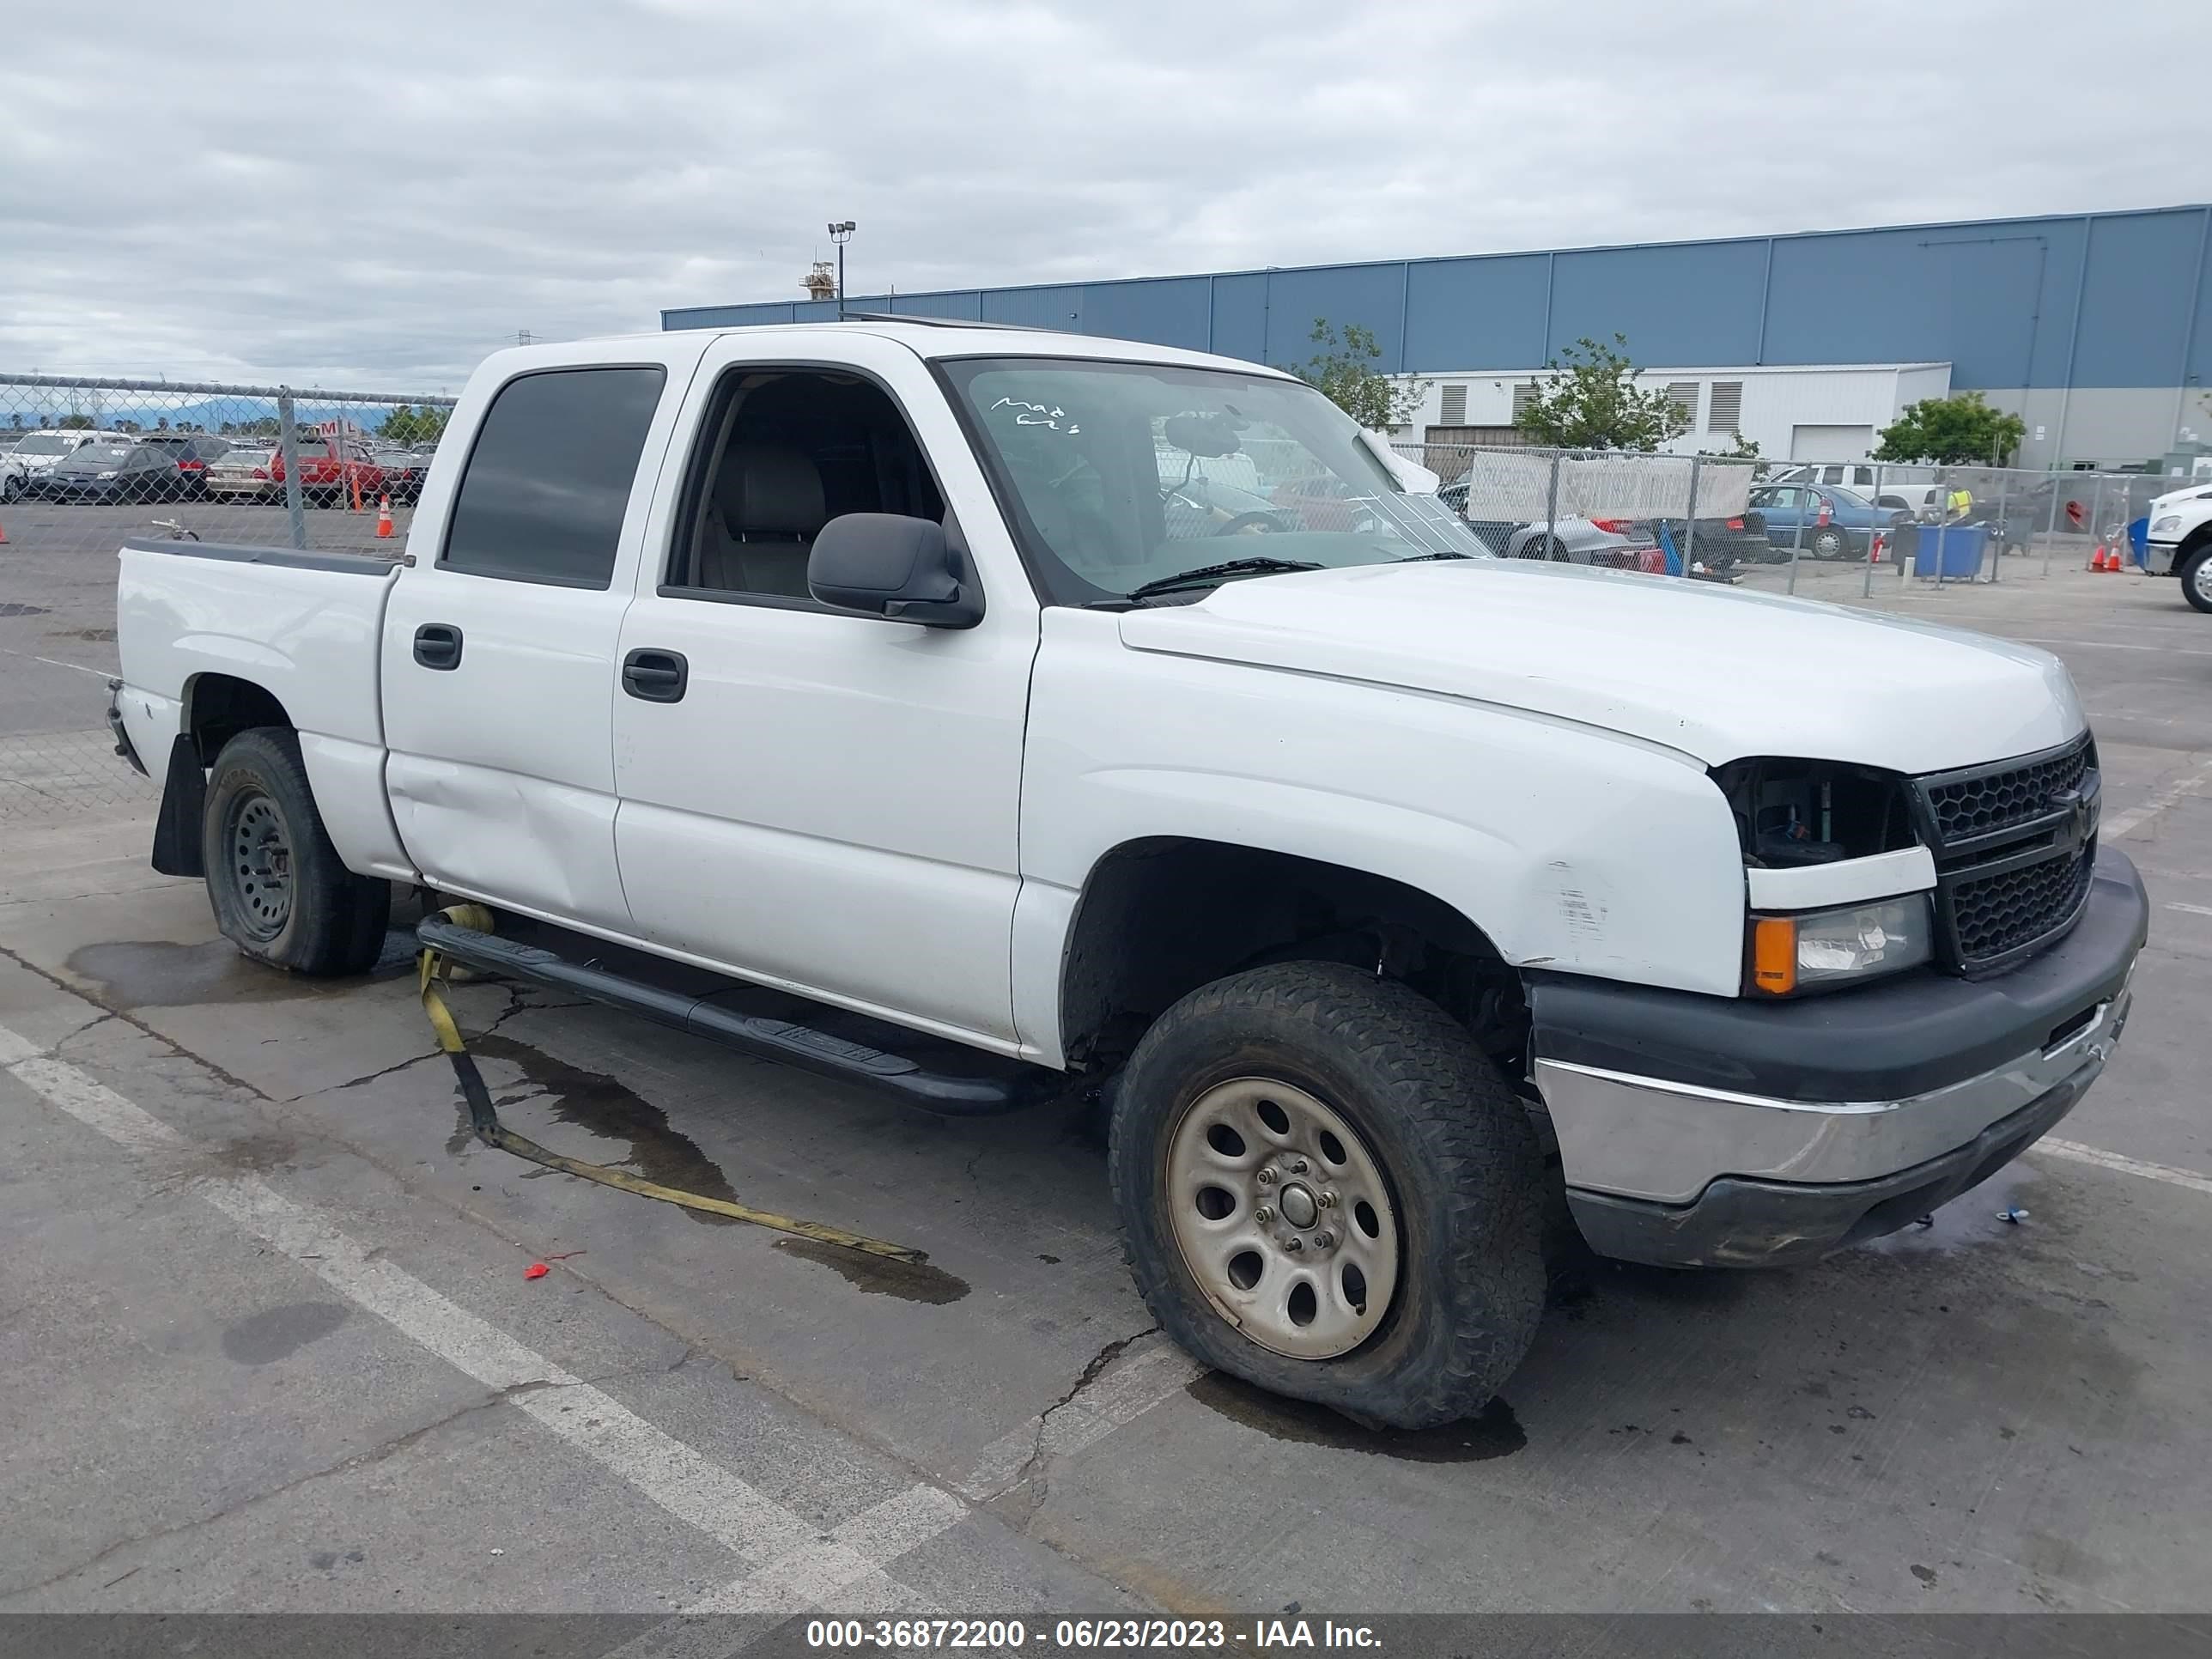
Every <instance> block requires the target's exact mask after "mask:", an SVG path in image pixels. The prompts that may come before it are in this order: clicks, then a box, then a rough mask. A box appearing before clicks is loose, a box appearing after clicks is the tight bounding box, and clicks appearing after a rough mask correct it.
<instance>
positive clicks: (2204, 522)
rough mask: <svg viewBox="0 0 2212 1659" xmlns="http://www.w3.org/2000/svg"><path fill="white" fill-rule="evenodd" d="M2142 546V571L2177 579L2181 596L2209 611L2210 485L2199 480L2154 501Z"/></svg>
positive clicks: (2211, 551) (2211, 582) (2211, 570)
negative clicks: (2179, 579) (2146, 534)
mask: <svg viewBox="0 0 2212 1659" xmlns="http://www.w3.org/2000/svg"><path fill="white" fill-rule="evenodd" d="M2145 516H2146V517H2147V518H2148V520H2149V521H2150V522H2149V524H2148V526H2147V529H2148V539H2147V541H2146V542H2145V544H2144V547H2143V568H2144V569H2145V570H2146V571H2147V572H2148V573H2149V574H2151V575H2154V576H2179V577H2180V578H2181V594H2182V597H2183V598H2184V599H2187V600H2188V601H2189V602H2190V604H2191V605H2195V606H2196V607H2197V609H2198V610H2199V611H2212V483H2205V482H2203V481H2202V480H2200V481H2198V482H2197V483H2193V484H2188V485H2185V486H2184V487H2183V488H2181V489H2172V490H2168V491H2167V492H2166V494H2165V495H2160V496H2159V497H2157V498H2156V499H2155V500H2154V501H2152V502H2151V504H2150V507H2149V508H2148V512H2147V513H2146V514H2145Z"/></svg>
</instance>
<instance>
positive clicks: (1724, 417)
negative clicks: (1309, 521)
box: [1393, 363, 1951, 461]
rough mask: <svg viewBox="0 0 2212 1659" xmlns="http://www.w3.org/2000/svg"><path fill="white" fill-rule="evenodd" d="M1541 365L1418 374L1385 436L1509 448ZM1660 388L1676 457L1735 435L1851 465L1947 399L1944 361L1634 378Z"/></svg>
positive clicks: (1788, 456) (1783, 452) (1763, 449)
mask: <svg viewBox="0 0 2212 1659" xmlns="http://www.w3.org/2000/svg"><path fill="white" fill-rule="evenodd" d="M1544 373H1546V371H1544V370H1541V369H1527V368H1520V369H1470V370H1468V371H1466V372H1464V373H1460V374H1425V375H1421V376H1419V377H1418V378H1419V380H1420V381H1421V382H1423V383H1425V392H1424V394H1423V397H1422V401H1421V404H1420V405H1419V409H1418V410H1417V412H1416V413H1415V414H1414V416H1413V420H1412V421H1411V422H1409V423H1408V424H1407V425H1406V426H1405V427H1402V428H1400V429H1399V430H1398V431H1397V432H1395V434H1393V436H1394V437H1396V438H1398V439H1400V440H1401V441H1402V440H1408V439H1410V440H1413V441H1417V442H1419V441H1425V442H1428V443H1435V444H1446V443H1464V444H1516V443H1519V442H1520V441H1521V438H1520V435H1519V433H1518V431H1517V430H1516V428H1515V427H1514V424H1513V419H1514V415H1515V413H1516V410H1519V409H1521V408H1522V407H1523V406H1524V405H1525V404H1526V403H1527V401H1528V398H1529V397H1530V396H1531V395H1533V393H1534V391H1535V387H1536V384H1537V380H1538V377H1539V376H1540V375H1541V374H1544ZM1637 384H1638V386H1643V387H1644V388H1646V389H1649V390H1653V391H1663V392H1666V393H1667V394H1668V396H1669V397H1671V398H1673V399H1674V403H1675V404H1676V405H1677V406H1678V407H1679V408H1680V409H1681V410H1682V411H1683V413H1684V415H1685V416H1686V417H1687V419H1688V421H1689V429H1688V430H1687V431H1686V432H1685V433H1684V434H1683V435H1681V436H1680V437H1679V438H1676V439H1674V441H1672V442H1670V443H1668V444H1666V445H1664V446H1662V448H1664V449H1665V450H1666V451H1668V452H1669V453H1674V454H1680V455H1690V454H1695V453H1697V452H1699V450H1705V451H1708V452H1712V451H1718V450H1724V449H1727V448H1729V447H1730V446H1731V445H1733V444H1734V443H1735V439H1736V435H1738V434H1741V435H1743V436H1744V437H1746V438H1747V439H1749V440H1750V441H1752V442H1753V443H1755V444H1757V445H1758V446H1759V453H1760V454H1762V455H1764V456H1766V457H1767V458H1769V459H1774V460H1799V461H1857V460H1864V459H1867V457H1868V456H1869V454H1871V453H1872V452H1873V449H1874V447H1875V443H1876V441H1878V435H1879V434H1880V433H1881V429H1882V428H1884V427H1886V426H1887V425H1889V423H1890V422H1893V421H1894V420H1896V419H1897V417H1898V416H1899V415H1901V414H1902V413H1904V411H1905V405H1906V404H1916V403H1918V402H1920V401H1921V400H1922V399H1923V398H1944V397H1948V396H1949V395H1950V391H1951V365H1950V364H1948V363H1842V364H1832V365H1816V366H1811V367H1791V368H1771V367H1770V368H1758V367H1729V368H1670V369H1667V370H1665V371H1663V372H1660V373H1652V374H1639V375H1638V376H1637Z"/></svg>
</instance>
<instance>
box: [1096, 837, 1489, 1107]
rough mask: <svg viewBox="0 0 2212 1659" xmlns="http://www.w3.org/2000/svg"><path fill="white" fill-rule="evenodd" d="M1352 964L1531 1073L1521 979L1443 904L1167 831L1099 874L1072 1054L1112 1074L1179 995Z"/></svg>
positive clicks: (1341, 871) (1104, 863)
mask: <svg viewBox="0 0 2212 1659" xmlns="http://www.w3.org/2000/svg"><path fill="white" fill-rule="evenodd" d="M1304 959H1314V960H1322V961H1333V962H1346V963H1353V964H1355V965H1357V966H1358V967H1362V968H1370V969H1377V970H1378V971H1379V972H1380V973H1381V974H1382V975H1383V976H1384V977H1386V978H1389V979H1395V980H1401V981H1405V982H1406V983H1407V984H1408V985H1410V986H1412V987H1413V988H1414V989H1415V990H1417V991H1419V992H1420V993H1421V994H1424V995H1425V996H1427V997H1428V998H1429V999H1430V1000H1431V1001H1434V1002H1436V1003H1437V1004H1438V1005H1439V1006H1442V1007H1443V1009H1444V1010H1445V1012H1448V1013H1449V1014H1451V1015H1452V1016H1453V1017H1454V1018H1457V1019H1459V1020H1460V1021H1462V1023H1463V1024H1466V1025H1467V1026H1468V1028H1469V1029H1470V1030H1473V1031H1474V1034H1475V1036H1476V1039H1477V1041H1478V1042H1480V1044H1481V1046H1482V1048H1484V1050H1485V1051H1486V1052H1487V1053H1489V1054H1492V1055H1495V1056H1500V1057H1506V1058H1509V1059H1510V1061H1511V1062H1512V1063H1511V1064H1510V1066H1508V1067H1507V1068H1506V1075H1507V1076H1509V1077H1517V1076H1518V1075H1520V1069H1521V1068H1520V1066H1519V1060H1520V1058H1521V1052H1522V1048H1524V1047H1525V1046H1526V1043H1527V1040H1528V1003H1527V1000H1526V998H1525V997H1524V995H1523V994H1522V984H1521V976H1520V975H1519V974H1518V973H1517V972H1516V970H1515V969H1513V968H1512V966H1511V965H1510V964H1509V963H1507V962H1506V961H1505V960H1504V957H1502V956H1501V955H1500V954H1499V953H1498V947H1497V946H1496V945H1493V944H1492V943H1491V941H1490V939H1488V937H1487V936H1486V935H1485V934H1484V933H1483V932H1482V930H1481V929H1480V928H1479V927H1476V926H1475V925H1474V923H1473V922H1471V921H1468V919H1467V918H1466V917H1465V916H1464V915H1462V914H1461V913H1460V912H1459V911H1457V910H1456V909H1455V908H1452V907H1451V906H1450V905H1448V904H1446V903H1444V902H1443V901H1442V900H1441V899H1438V898H1436V897H1435V896H1432V895H1431V894H1428V893H1425V892H1423V891H1421V890H1419V888H1417V887H1412V886H1408V885H1407V884H1405V883H1404V882H1401V881H1395V880H1392V879H1391V878H1388V877H1384V876H1376V875H1373V874H1370V872H1366V871H1364V870H1353V869H1349V868H1346V866H1342V865H1336V864H1327V863H1323V862H1321V861H1319V860H1314V859H1305V858H1298V857H1295V856H1293V855H1291V854H1286V853H1270V852H1262V851H1260V850H1258V849H1255V848H1249V847H1237V846H1232V845H1230V844H1228V843H1225V842H1211V841H1195V840H1189V839H1186V838H1183V837H1180V836H1160V837H1153V838H1149V839H1146V840H1143V841H1136V842H1126V843H1124V844H1123V845H1122V846H1120V847H1117V848H1115V849H1114V850H1113V851H1112V852H1110V853H1109V854H1107V855H1106V856H1105V857H1104V858H1103V859H1101V860H1099V861H1098V863H1097V866H1095V867H1094V868H1093V869H1092V870H1091V877H1090V879H1089V880H1088V881H1086V882H1085V884H1084V889H1083V896H1082V899H1081V900H1080V902H1079V903H1078V904H1077V906H1076V912H1075V921H1074V925H1073V928H1072V930H1071V936H1070V939H1069V941H1068V947H1067V951H1066V955H1065V957H1063V958H1062V963H1061V971H1060V1030H1061V1036H1062V1040H1063V1042H1064V1044H1065V1048H1066V1054H1067V1056H1068V1059H1069V1060H1070V1061H1071V1062H1073V1063H1075V1064H1078V1065H1080V1066H1085V1067H1087V1068H1092V1069H1105V1068H1110V1067H1111V1066H1115V1065H1118V1064H1119V1063H1120V1062H1121V1060H1123V1059H1124V1058H1126V1057H1127V1054H1128V1053H1129V1051H1130V1050H1131V1049H1132V1048H1134V1047H1135V1046H1136V1042H1137V1039H1138V1038H1139V1036H1142V1035H1143V1034H1144V1032H1145V1030H1146V1027H1147V1026H1149V1025H1150V1024H1152V1021H1153V1020H1154V1019H1156V1018H1158V1017H1159V1016H1160V1015H1161V1014H1162V1013H1164V1012H1166V1010H1167V1009H1168V1007H1169V1006H1170V1005H1171V1004H1173V1003H1174V1002H1175V1001H1176V1000H1178V999H1179V998H1181V997H1182V996H1183V995H1184V994H1187V993H1188V992H1190V991H1194V990H1195V989H1197V988H1198V987H1200V986H1201V985H1204V984H1206V983H1208V982H1210V981H1213V980H1217V979H1219V978H1221V977H1222V976H1224V975H1228V974H1233V973H1237V972H1238V971H1240V970H1242V969H1246V968H1254V967H1258V966H1260V965H1261V964H1262V963H1269V962H1288V961H1296V960H1304Z"/></svg>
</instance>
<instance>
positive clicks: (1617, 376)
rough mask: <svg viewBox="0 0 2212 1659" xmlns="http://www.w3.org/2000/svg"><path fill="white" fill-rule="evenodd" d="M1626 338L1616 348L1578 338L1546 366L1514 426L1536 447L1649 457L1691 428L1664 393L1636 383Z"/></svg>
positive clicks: (1616, 337) (1620, 336)
mask: <svg viewBox="0 0 2212 1659" xmlns="http://www.w3.org/2000/svg"><path fill="white" fill-rule="evenodd" d="M1627 343H1628V337H1627V336H1626V334H1616V335H1614V336H1613V345H1609V346H1608V345H1601V344H1600V343H1598V342H1597V341H1595V340H1592V339H1589V338H1587V337H1585V338H1583V339H1580V340H1577V341H1576V342H1575V343H1574V344H1572V345H1571V346H1569V347H1568V348H1567V349H1565V350H1564V351H1562V352H1561V353H1560V354H1559V356H1557V357H1554V358H1553V359H1552V361H1551V362H1549V363H1547V365H1546V368H1548V369H1550V371H1551V373H1550V374H1549V375H1548V376H1547V378H1545V379H1543V380H1539V381H1537V382H1536V392H1535V395H1534V397H1532V398H1529V399H1528V404H1527V405H1526V406H1525V407H1524V408H1523V409H1522V411H1521V413H1520V414H1518V415H1517V416H1515V417H1514V420H1513V424H1514V425H1515V426H1516V427H1517V428H1520V430H1521V432H1522V435H1523V436H1525V437H1526V438H1527V439H1528V441H1529V442H1530V443H1532V444H1540V445H1543V446H1545V447H1549V448H1553V449H1626V450H1633V451H1635V452H1637V453H1640V454H1648V453H1650V452H1651V451H1652V450H1655V449H1656V448H1658V447H1659V446H1660V445H1661V444H1662V443H1664V442H1666V441H1667V440H1668V439H1669V438H1678V437H1680V436H1681V435H1682V434H1683V433H1685V432H1686V431H1688V430H1689V429H1690V422H1689V418H1688V416H1686V415H1684V414H1683V412H1682V411H1681V410H1680V409H1678V408H1676V407H1675V405H1674V400H1673V399H1672V398H1669V397H1668V395H1667V394H1666V393H1665V392H1646V391H1644V389H1643V388H1642V387H1640V386H1638V385H1637V384H1636V365H1635V364H1634V363H1633V362H1630V361H1629V356H1628V354H1627V352H1626V350H1615V349H1614V347H1616V346H1620V347H1625V346H1626V345H1627Z"/></svg>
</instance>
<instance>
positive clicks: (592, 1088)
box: [447, 1031, 744, 1227]
mask: <svg viewBox="0 0 2212 1659" xmlns="http://www.w3.org/2000/svg"><path fill="white" fill-rule="evenodd" d="M469 1052H470V1053H471V1054H474V1055H476V1056H477V1059H479V1060H505V1061H507V1063H508V1064H509V1065H511V1066H519V1067H520V1069H521V1072H522V1080H523V1081H524V1082H525V1083H526V1084H530V1085H534V1086H535V1087H536V1088H537V1089H538V1091H540V1092H541V1093H542V1094H543V1095H544V1104H545V1106H546V1108H547V1109H548V1110H550V1112H551V1114H552V1115H553V1121H555V1122H556V1123H570V1124H574V1126H575V1127H578V1128H580V1129H582V1130H585V1131H586V1133H591V1134H593V1135H597V1136H598V1137H599V1139H602V1140H619V1141H623V1142H626V1143H628V1145H629V1155H628V1156H627V1157H623V1158H611V1159H604V1160H601V1161H602V1162H609V1163H614V1164H622V1165H623V1166H624V1167H625V1168H628V1169H630V1170H635V1171H636V1172H637V1173H638V1174H639V1175H641V1176H644V1177H645V1178H646V1179H647V1181H651V1182H658V1183H659V1185H661V1186H663V1187H673V1188H677V1189H678V1191H681V1192H687V1193H698V1194H702V1196H705V1197H708V1198H720V1199H726V1200H728V1201H730V1202H731V1203H733V1204H734V1203H736V1202H737V1201H738V1195H737V1194H736V1193H735V1192H733V1191H732V1190H731V1188H730V1182H729V1179H728V1177H727V1176H724V1175H723V1173H722V1169H721V1166H720V1164H716V1163H715V1162H714V1160H713V1159H712V1158H708V1156H707V1154H706V1153H705V1152H702V1151H701V1150H700V1147H699V1143H698V1142H696V1141H695V1140H693V1139H691V1137H690V1136H689V1135H687V1134H685V1133H683V1132H682V1131H680V1130H678V1129H674V1128H671V1127H670V1126H669V1122H668V1114H667V1113H666V1112H665V1111H663V1110H662V1109H660V1108H659V1107H658V1106H656V1105H654V1104H653V1103H652V1102H651V1101H649V1100H647V1099H646V1098H644V1097H642V1096H641V1095H639V1094H637V1093H636V1092H635V1091H633V1090H631V1089H630V1088H629V1085H626V1084H624V1083H623V1082H622V1081H620V1080H619V1079H616V1078H613V1077H610V1076H609V1075H608V1074H607V1073H605V1072H587V1071H586V1070H584V1069H583V1068H582V1067H581V1066H571V1065H569V1064H568V1062H567V1061H566V1060H556V1059H554V1058H553V1056H552V1055H550V1054H543V1053H540V1052H539V1051H538V1049H536V1048H532V1047H531V1046H530V1045H529V1044H528V1043H526V1042H516V1041H515V1040H514V1039H513V1037H508V1036H501V1035H500V1034H499V1033H498V1032H496V1031H495V1032H492V1033H491V1034H490V1035H489V1036H479V1037H471V1038H470V1039H469ZM527 1098H529V1096H528V1094H527V1093H526V1092H518V1091H517V1090H516V1089H515V1086H514V1085H512V1084H509V1085H507V1086H506V1088H505V1089H504V1090H498V1089H495V1091H494V1092H493V1103H495V1105H498V1106H501V1107H505V1106H507V1105H509V1104H511V1103H515V1102H518V1101H521V1100H525V1099H527ZM467 1125H468V1109H467V1107H466V1106H463V1107H462V1109H461V1127H460V1128H459V1130H458V1131H457V1132H456V1134H455V1136H454V1140H456V1141H458V1142H459V1146H454V1144H453V1142H450V1141H449V1142H448V1143H447V1146H448V1148H449V1149H450V1150H453V1151H454V1152H459V1151H461V1150H463V1149H465V1147H467V1146H471V1145H473V1144H476V1137H475V1135H474V1134H473V1133H471V1131H470V1130H469V1128H468V1127H467ZM684 1214H685V1215H687V1216H689V1217H690V1218H691V1219H692V1220H694V1221H696V1222H697V1223H698V1224H699V1225H701V1226H702V1227H739V1226H743V1225H744V1223H743V1222H741V1221H738V1219H736V1218H734V1217H732V1216H726V1215H708V1213H707V1212H704V1211H703V1210H685V1211H684Z"/></svg>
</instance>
